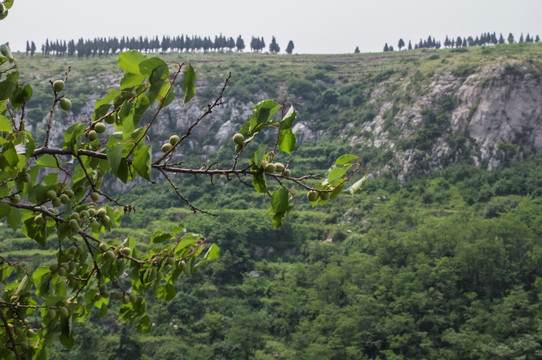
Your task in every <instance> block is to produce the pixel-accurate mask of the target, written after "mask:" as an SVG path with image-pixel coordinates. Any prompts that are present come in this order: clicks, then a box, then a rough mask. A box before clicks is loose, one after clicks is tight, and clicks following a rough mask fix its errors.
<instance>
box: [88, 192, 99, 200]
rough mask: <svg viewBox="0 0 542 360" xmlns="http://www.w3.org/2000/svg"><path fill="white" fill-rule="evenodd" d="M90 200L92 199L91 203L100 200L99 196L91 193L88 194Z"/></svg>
mask: <svg viewBox="0 0 542 360" xmlns="http://www.w3.org/2000/svg"><path fill="white" fill-rule="evenodd" d="M90 198H91V199H92V201H98V200H100V194H98V193H95V192H93V193H91V194H90Z"/></svg>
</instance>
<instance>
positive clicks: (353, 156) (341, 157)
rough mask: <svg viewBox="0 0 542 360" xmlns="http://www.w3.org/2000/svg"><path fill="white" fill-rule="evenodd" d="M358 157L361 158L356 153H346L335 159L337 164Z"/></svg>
mask: <svg viewBox="0 0 542 360" xmlns="http://www.w3.org/2000/svg"><path fill="white" fill-rule="evenodd" d="M356 159H359V157H358V156H356V155H352V154H344V155H342V156H340V157H339V158H338V159H337V160H335V165H345V164H348V163H349V162H351V161H353V160H356Z"/></svg>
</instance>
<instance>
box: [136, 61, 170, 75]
mask: <svg viewBox="0 0 542 360" xmlns="http://www.w3.org/2000/svg"><path fill="white" fill-rule="evenodd" d="M161 66H165V67H166V68H167V64H166V63H165V61H164V60H162V59H160V58H157V57H152V58H150V59H147V60H144V61H142V62H140V63H139V73H140V74H141V75H144V76H145V77H147V78H150V77H151V74H152V73H153V71H154V70H155V69H157V68H159V67H161ZM168 73H169V71H168ZM166 77H167V76H166ZM166 77H164V79H165V78H166Z"/></svg>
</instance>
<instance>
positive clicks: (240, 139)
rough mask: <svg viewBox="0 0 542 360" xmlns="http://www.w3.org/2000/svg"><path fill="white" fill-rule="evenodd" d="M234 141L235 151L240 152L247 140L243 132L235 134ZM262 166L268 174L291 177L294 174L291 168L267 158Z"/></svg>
mask: <svg viewBox="0 0 542 360" xmlns="http://www.w3.org/2000/svg"><path fill="white" fill-rule="evenodd" d="M233 142H234V143H235V152H236V153H239V152H240V151H241V150H242V149H243V143H244V142H245V137H244V136H243V134H241V133H237V134H235V135H233ZM262 168H263V169H264V170H265V172H266V173H268V174H282V175H283V176H286V177H289V176H290V175H292V172H291V171H290V169H286V168H285V167H284V164H282V163H279V162H276V163H270V162H269V161H267V160H263V161H262Z"/></svg>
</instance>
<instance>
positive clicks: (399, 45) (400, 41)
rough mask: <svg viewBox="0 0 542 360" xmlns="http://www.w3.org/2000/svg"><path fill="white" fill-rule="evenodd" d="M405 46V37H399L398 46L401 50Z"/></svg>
mask: <svg viewBox="0 0 542 360" xmlns="http://www.w3.org/2000/svg"><path fill="white" fill-rule="evenodd" d="M403 46H405V42H404V41H403V39H399V42H398V43H397V47H398V48H399V50H401V49H402V48H403Z"/></svg>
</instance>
